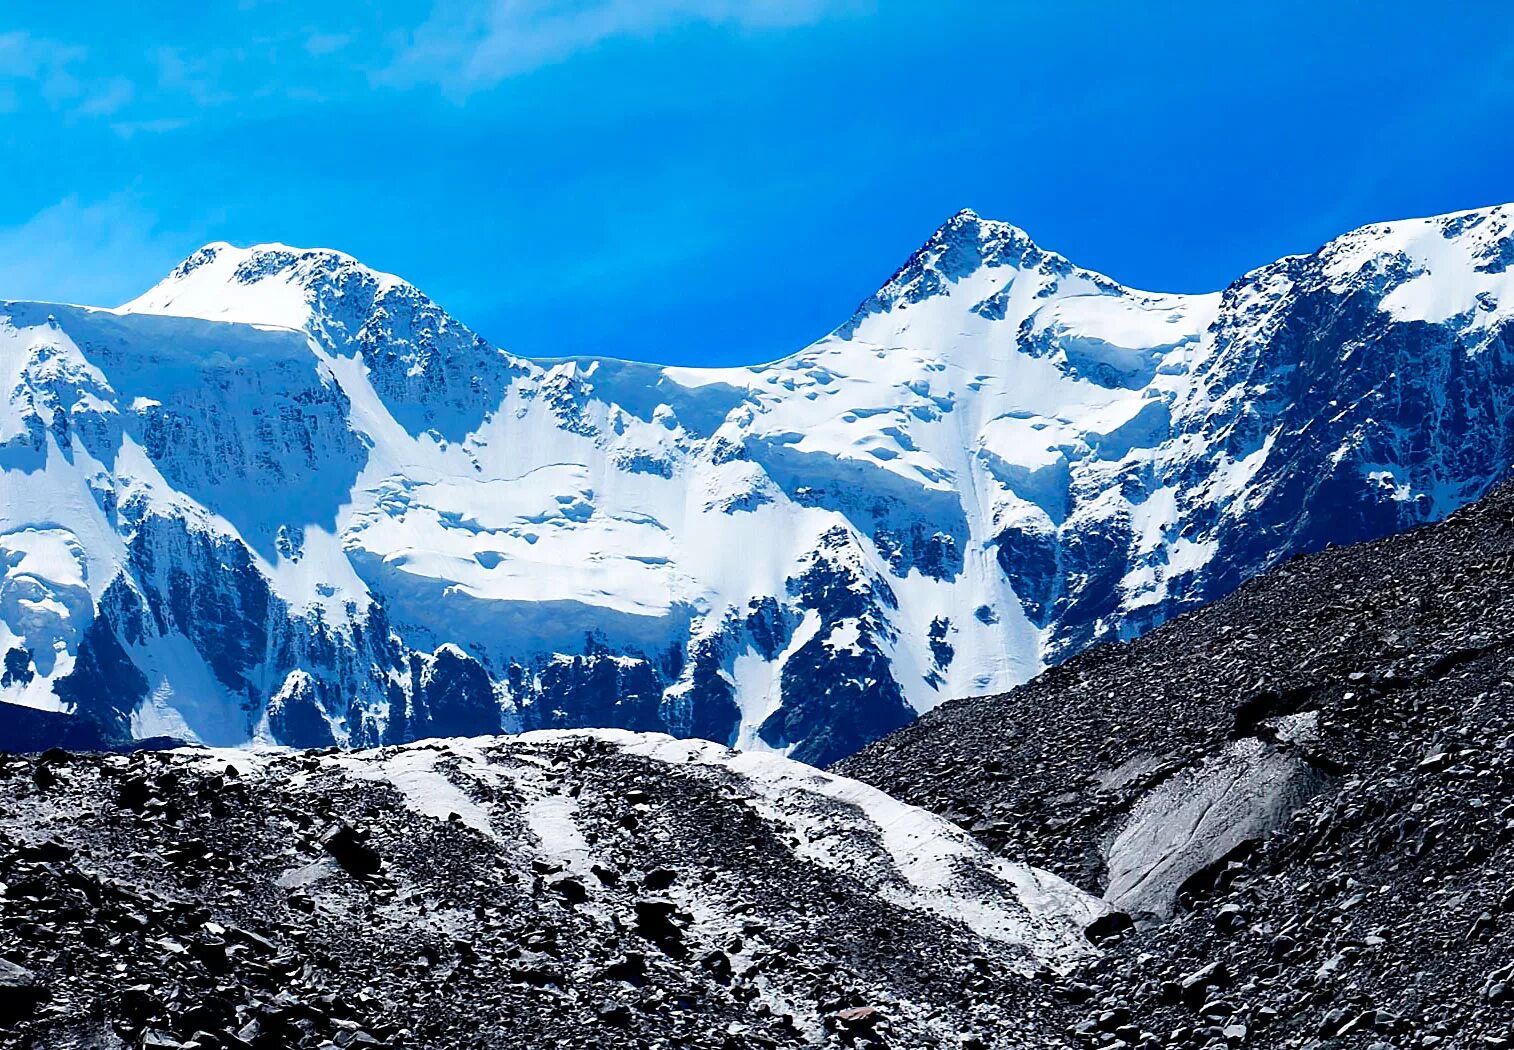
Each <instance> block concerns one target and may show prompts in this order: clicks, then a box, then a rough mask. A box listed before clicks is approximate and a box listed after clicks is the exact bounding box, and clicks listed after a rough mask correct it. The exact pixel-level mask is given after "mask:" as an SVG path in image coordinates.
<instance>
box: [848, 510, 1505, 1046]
mask: <svg viewBox="0 0 1514 1050" xmlns="http://www.w3.org/2000/svg"><path fill="white" fill-rule="evenodd" d="M1511 639H1514V484H1511V485H1505V486H1503V487H1501V488H1499V489H1497V490H1495V491H1494V492H1493V493H1492V494H1490V495H1489V496H1488V497H1486V498H1485V499H1483V500H1482V501H1481V502H1479V503H1478V504H1476V505H1474V506H1472V507H1470V508H1467V509H1465V510H1463V511H1460V512H1458V513H1456V514H1454V515H1452V516H1451V517H1450V518H1448V519H1447V520H1446V521H1444V522H1441V523H1440V524H1437V525H1432V526H1427V527H1425V528H1421V529H1417V530H1414V531H1411V532H1408V533H1405V534H1402V535H1399V536H1395V537H1392V538H1389V539H1386V540H1380V541H1376V542H1372V543H1366V544H1361V545H1358V546H1355V547H1350V548H1337V549H1331V550H1327V551H1324V552H1322V553H1319V554H1315V555H1310V556H1307V557H1302V558H1298V559H1295V560H1292V561H1289V562H1288V563H1287V564H1285V565H1283V566H1281V567H1279V568H1277V569H1274V570H1272V571H1271V572H1269V573H1267V574H1265V575H1263V576H1261V577H1259V578H1257V579H1255V580H1252V581H1251V582H1249V583H1247V584H1245V585H1244V586H1242V587H1241V588H1240V589H1239V590H1238V591H1237V592H1236V593H1235V594H1233V595H1231V596H1230V597H1228V598H1226V599H1224V600H1222V601H1220V602H1217V603H1216V604H1214V605H1212V606H1210V607H1208V608H1206V609H1203V610H1200V611H1198V612H1195V613H1190V614H1187V615H1184V616H1182V617H1179V618H1178V619H1176V620H1175V621H1173V622H1171V623H1169V624H1167V625H1165V626H1163V627H1161V628H1158V629H1157V630H1155V631H1152V632H1151V633H1150V634H1147V635H1146V636H1144V637H1142V638H1140V639H1138V640H1136V641H1133V642H1129V643H1121V644H1116V645H1110V646H1104V647H1099V648H1096V649H1093V650H1091V651H1089V652H1087V653H1085V654H1083V655H1081V656H1079V657H1077V658H1075V659H1073V660H1070V661H1068V662H1067V663H1066V664H1064V665H1062V666H1060V667H1057V668H1054V669H1052V670H1051V671H1048V672H1047V673H1046V674H1044V675H1042V676H1041V677H1040V678H1038V679H1036V680H1035V681H1033V682H1031V683H1030V684H1028V685H1026V686H1024V687H1022V688H1020V689H1018V690H1016V691H1014V692H1012V693H1009V694H1007V695H1004V696H998V697H989V698H982V699H975V700H965V701H958V702H952V703H948V704H945V705H942V706H941V707H940V708H938V709H937V710H935V711H933V712H931V713H930V714H928V715H927V716H925V717H923V718H922V719H921V720H920V721H918V722H916V723H915V724H913V725H911V726H909V727H907V728H905V729H903V730H901V731H899V732H898V733H895V734H893V735H892V736H890V737H888V738H886V739H884V740H882V741H880V742H878V743H876V744H874V745H872V746H871V747H869V748H868V749H866V750H864V751H863V752H862V753H860V754H859V755H857V756H855V757H853V758H851V759H849V760H847V761H846V762H843V763H841V764H840V766H839V768H840V769H841V770H842V771H844V772H846V773H847V774H848V775H852V776H857V777H860V778H861V779H864V780H867V781H869V782H871V783H874V784H877V785H879V786H880V787H883V788H885V789H886V790H889V791H892V792H895V793H896V794H897V795H898V796H899V797H901V798H903V799H907V800H909V801H912V802H915V803H917V804H921V805H925V806H927V807H929V808H932V809H934V810H936V811H937V812H939V813H942V814H946V815H949V816H951V817H952V818H953V819H955V820H957V821H958V822H959V823H961V824H963V826H965V827H970V828H971V829H972V830H973V831H974V833H975V834H976V835H977V836H978V837H979V838H980V840H982V841H984V842H985V843H988V844H991V845H992V846H993V848H995V849H996V850H998V851H999V852H1001V853H1002V854H1004V855H1006V856H1008V857H1011V858H1014V859H1017V860H1027V861H1029V862H1030V863H1034V864H1038V865H1042V866H1045V867H1048V868H1050V869H1051V870H1053V871H1057V872H1058V873H1060V874H1062V875H1064V876H1066V877H1067V878H1069V879H1070V880H1071V881H1072V882H1074V883H1075V884H1078V885H1080V886H1082V887H1083V888H1085V889H1088V890H1090V891H1095V892H1099V893H1101V894H1102V895H1103V896H1104V897H1105V898H1106V899H1107V900H1108V901H1110V902H1111V903H1112V904H1116V905H1118V906H1119V907H1121V908H1122V909H1124V910H1125V911H1126V912H1128V913H1130V914H1131V916H1132V917H1133V918H1134V919H1135V920H1137V926H1138V928H1137V929H1136V930H1135V931H1134V932H1129V931H1126V932H1121V931H1119V930H1118V929H1117V927H1116V924H1115V923H1113V922H1112V921H1110V920H1106V923H1105V925H1104V926H1101V927H1100V928H1099V930H1098V931H1097V932H1098V933H1099V934H1100V936H1101V940H1102V941H1103V943H1104V944H1105V945H1106V953H1105V955H1104V956H1103V957H1102V958H1100V959H1099V960H1098V961H1097V962H1096V963H1094V964H1092V965H1091V966H1089V967H1088V968H1087V969H1086V970H1084V971H1083V972H1082V973H1080V974H1078V975H1075V977H1074V979H1073V981H1072V982H1071V983H1070V984H1068V985H1067V986H1066V987H1065V988H1064V989H1063V993H1062V994H1063V995H1064V997H1065V998H1069V999H1071V1000H1072V1001H1073V1003H1074V1004H1075V1005H1074V1006H1072V1008H1071V1009H1072V1010H1073V1013H1074V1014H1076V1015H1078V1016H1077V1019H1076V1021H1075V1022H1074V1023H1073V1025H1072V1030H1071V1033H1070V1034H1071V1037H1072V1039H1073V1041H1074V1042H1076V1043H1081V1044H1082V1045H1085V1046H1105V1045H1110V1044H1111V1041H1112V1039H1113V1038H1115V1036H1116V1033H1117V1032H1118V1033H1123V1034H1119V1035H1118V1038H1119V1039H1121V1040H1123V1041H1124V1042H1125V1043H1126V1044H1127V1045H1141V1046H1147V1045H1149V1046H1153V1047H1154V1046H1158V1045H1167V1046H1193V1047H1200V1046H1220V1045H1229V1046H1237V1045H1246V1046H1263V1047H1270V1046H1277V1047H1284V1046H1305V1045H1321V1046H1332V1045H1339V1046H1361V1047H1383V1046H1393V1047H1433V1046H1455V1047H1463V1046H1465V1047H1481V1046H1494V1047H1497V1046H1507V1045H1509V1042H1508V1040H1509V1032H1510V1031H1511V1025H1514V999H1511V997H1510V995H1509V994H1508V989H1509V987H1510V984H1509V979H1510V976H1511V971H1510V969H1509V959H1510V957H1511V952H1514V892H1511V887H1510V881H1509V875H1508V873H1509V870H1510V865H1511V864H1514V852H1511V850H1514V685H1511V683H1514V641H1511ZM1101 1018H1103V1020H1101ZM1108 1018H1115V1020H1114V1021H1110V1020H1108ZM1152 1033H1156V1034H1152ZM1316 1040H1319V1041H1320V1042H1318V1043H1316V1042H1315V1041H1316Z"/></svg>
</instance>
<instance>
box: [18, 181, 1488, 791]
mask: <svg viewBox="0 0 1514 1050" xmlns="http://www.w3.org/2000/svg"><path fill="white" fill-rule="evenodd" d="M1509 214H1510V209H1509V208H1508V207H1507V206H1502V207H1499V208H1493V209H1485V210H1480V211H1473V212H1464V213H1457V214H1453V215H1450V216H1442V217H1435V218H1430V219H1423V220H1405V221H1401V222H1395V223H1385V224H1377V225H1374V226H1371V227H1364V228H1362V229H1361V230H1358V231H1353V232H1352V233H1348V234H1346V235H1343V236H1342V237H1340V238H1337V239H1336V240H1335V241H1332V242H1330V243H1329V244H1327V245H1326V246H1324V247H1323V248H1321V249H1320V250H1319V251H1316V252H1315V253H1312V254H1310V255H1304V256H1290V257H1287V258H1285V259H1283V260H1279V261H1278V262H1275V263H1272V264H1269V265H1268V266H1264V267H1261V268H1258V269H1257V270H1254V271H1252V272H1251V273H1250V274H1248V275H1246V276H1245V277H1243V278H1241V279H1239V280H1238V281H1236V282H1234V283H1232V285H1230V286H1229V287H1228V288H1226V289H1225V290H1223V291H1221V292H1217V293H1210V294H1206V295H1197V296H1194V295H1163V294H1159V293H1149V292H1139V291H1135V290H1132V289H1128V288H1125V287H1124V286H1122V285H1119V284H1118V283H1116V282H1114V281H1112V280H1110V279H1108V278H1106V277H1103V276H1102V275H1099V274H1096V273H1094V272H1092V271H1087V270H1082V269H1080V268H1078V267H1076V266H1074V265H1073V264H1072V263H1070V262H1069V261H1067V260H1066V259H1064V258H1062V257H1061V256H1058V255H1056V254H1055V253H1050V252H1046V251H1044V250H1042V249H1040V248H1039V247H1038V246H1036V245H1035V243H1034V242H1033V241H1032V240H1031V239H1030V238H1029V237H1028V235H1025V234H1024V233H1023V231H1020V230H1018V229H1017V228H1015V227H1012V226H1009V225H1008V224H999V223H993V222H991V221H989V220H982V219H980V218H978V217H977V216H976V215H975V214H973V213H971V212H967V211H964V212H961V213H958V214H957V215H956V216H953V217H952V218H951V219H949V220H948V221H947V222H946V223H945V224H943V226H942V227H940V228H939V229H938V230H937V231H936V232H935V233H934V234H933V235H932V236H931V237H930V238H928V239H927V240H926V241H925V242H924V244H923V245H922V246H921V248H920V249H918V250H917V251H916V252H915V253H913V254H912V255H911V257H910V258H909V259H908V260H907V261H906V262H905V264H904V265H903V266H902V267H901V268H900V269H899V270H898V271H897V272H896V273H895V275H894V277H892V278H891V279H890V280H889V281H888V282H885V284H884V285H883V286H881V287H880V289H879V290H878V292H877V293H875V294H874V295H873V296H870V297H869V298H868V299H866V300H864V301H863V303H862V304H861V305H860V306H859V308H858V310H857V311H856V312H855V313H854V314H853V316H852V318H851V319H849V320H848V321H846V322H844V323H843V324H842V325H841V326H840V327H839V328H838V329H837V330H836V332H835V333H834V334H832V335H830V336H827V337H825V338H823V339H821V340H820V341H818V342H817V343H815V344H813V345H812V346H810V347H808V348H806V349H804V350H801V351H799V352H797V353H794V354H790V355H788V356H786V357H780V358H777V359H775V360H774V361H772V362H770V363H768V364H766V365H754V366H742V367H732V368H719V369H691V368H681V367H662V366H655V365H649V364H644V363H638V362H621V361H615V360H613V359H594V360H587V359H582V358H580V359H572V360H556V361H545V362H543V361H532V360H529V359H526V358H520V357H516V356H514V355H511V354H509V353H508V352H506V351H503V350H501V349H499V348H497V347H495V346H494V345H493V344H491V343H489V342H488V341H486V340H484V339H483V338H481V337H480V336H478V335H477V334H475V333H474V332H473V331H472V330H471V329H469V328H468V327H467V326H466V325H464V324H462V323H460V322H457V321H455V320H454V319H452V318H451V317H450V316H449V315H447V314H446V313H445V311H443V310H442V309H441V307H440V306H439V305H438V304H436V303H435V302H434V301H433V300H431V299H430V298H429V297H427V296H426V295H425V294H424V293H423V292H421V291H419V289H416V288H415V287H414V286H413V285H410V284H408V283H407V282H404V281H403V280H401V279H399V278H396V277H394V276H393V275H388V274H380V273H378V272H377V271H372V270H369V269H368V268H366V267H364V266H362V264H360V263H358V262H356V260H354V259H352V258H351V257H350V256H346V255H344V254H342V253H337V252H331V251H324V250H321V251H304V250H295V249H289V248H288V247H287V246H273V247H270V248H269V249H267V250H266V251H261V252H260V251H259V250H255V249H234V248H230V247H227V246H225V245H222V244H212V245H209V246H207V247H206V248H205V249H202V250H201V251H200V252H197V253H195V255H194V256H191V259H190V260H187V261H186V264H184V265H182V266H181V267H179V268H177V269H176V271H175V272H174V274H171V275H170V276H169V277H168V278H166V279H165V281H164V282H160V284H159V285H158V286H156V287H155V288H154V289H152V290H149V291H148V292H147V293H144V295H143V296H141V297H139V298H138V299H136V300H133V301H132V302H131V303H128V304H126V306H125V307H122V308H118V309H117V310H115V311H90V310H82V309H70V308H61V307H59V308H51V307H47V306H41V305H28V304H7V306H6V307H5V308H4V309H5V311H6V313H5V320H4V321H3V322H0V361H3V362H4V364H5V369H6V371H5V374H6V375H7V376H9V377H10V378H9V380H8V382H7V394H6V396H7V399H8V400H7V403H6V406H5V407H4V413H5V415H4V419H3V420H0V422H3V424H4V425H3V426H0V431H3V433H0V454H3V456H4V457H5V458H4V461H3V462H0V466H4V467H5V468H6V470H7V474H6V475H5V476H6V477H10V478H11V479H12V480H11V481H10V482H9V483H7V485H8V487H7V488H6V489H5V491H6V492H7V493H9V494H10V500H11V502H10V504H9V510H8V511H7V513H6V516H5V517H4V518H3V519H0V543H3V544H4V545H5V546H4V549H5V551H6V554H5V558H6V562H5V563H6V564H7V565H8V566H10V568H9V569H8V571H7V580H8V588H9V592H10V594H11V595H12V600H11V602H10V604H9V605H5V606H4V607H3V608H0V621H3V623H4V624H5V627H4V630H3V631H0V650H3V651H4V652H5V653H6V654H14V655H7V656H6V659H7V660H10V661H13V662H14V663H15V665H16V673H15V674H13V675H12V676H10V680H9V682H8V684H6V685H0V700H7V701H13V702H22V703H28V704H31V705H32V706H39V707H46V708H50V709H54V710H60V709H61V710H66V711H70V712H73V713H76V714H80V715H83V716H87V717H91V718H94V719H96V720H99V721H101V722H102V724H103V725H106V726H107V727H111V728H112V729H113V731H114V732H115V733H117V734H118V735H120V734H126V735H130V734H131V733H138V734H142V735H170V736H172V735H178V736H183V737H185V738H187V739H202V740H210V741H213V742H220V743H228V742H235V741H236V740H247V739H265V740H279V741H283V742H286V743H295V744H305V745H322V744H327V743H333V742H334V743H343V744H348V743H350V744H352V745H354V746H359V745H362V744H364V743H370V744H371V743H378V742H382V741H386V740H394V741H396V742H397V741H399V740H401V739H407V738H410V737H414V736H417V735H425V733H426V732H428V729H427V727H428V726H431V725H433V724H435V723H436V720H437V719H438V718H440V719H441V721H442V722H446V723H447V724H452V725H463V726H466V727H467V728H468V729H470V730H476V731H479V732H488V731H495V730H499V729H507V730H508V729H530V728H537V727H542V728H547V727H569V726H577V725H604V726H620V727H623V728H630V729H638V730H658V731H671V732H673V733H675V734H678V735H682V734H694V735H700V736H706V737H710V738H713V739H716V740H718V741H720V742H722V743H734V744H737V745H739V746H742V747H758V748H773V749H777V750H780V751H783V752H785V753H789V754H792V755H794V756H795V757H799V758H803V759H808V760H811V761H817V762H828V761H831V760H834V759H836V758H839V757H841V756H843V755H844V754H847V753H849V752H851V751H854V750H856V749H857V748H858V747H860V746H862V745H863V744H865V743H866V742H867V741H869V740H871V739H874V738H876V737H877V736H879V735H881V734H882V733H884V732H887V731H888V730H891V729H894V728H897V727H898V726H900V725H903V724H904V723H906V722H908V721H909V720H910V719H912V718H913V717H914V716H915V715H916V714H917V713H918V712H919V711H922V710H927V709H929V708H930V707H932V706H933V705H934V704H935V703H936V702H938V701H939V700H940V699H943V698H945V697H949V696H962V695H971V694H983V693H989V692H993V691H995V690H996V689H1000V688H1004V687H1008V686H1010V685H1013V684H1016V683H1017V682H1020V681H1024V680H1025V679H1028V678H1029V677H1031V676H1032V675H1033V674H1035V673H1036V672H1037V671H1039V670H1040V669H1041V668H1042V667H1044V666H1047V665H1048V664H1052V663H1056V662H1057V661H1059V660H1061V659H1063V658H1064V657H1066V656H1067V655H1070V654H1071V653H1074V652H1077V651H1079V650H1081V649H1082V648H1084V647H1086V646H1087V645H1089V644H1091V643H1093V642H1096V641H1100V640H1106V639H1109V638H1114V637H1128V636H1132V635H1136V634H1139V633H1141V632H1143V631H1144V630H1146V629H1148V628H1149V627H1150V626H1152V625H1154V624H1156V623H1160V622H1162V621H1163V620H1165V619H1167V618H1169V617H1170V616H1171V615H1173V614H1174V613H1175V612H1177V611H1180V610H1181V609H1183V608H1187V607H1189V606H1191V605H1193V604H1195V603H1198V602H1202V601H1205V600H1208V599H1212V598H1214V597H1217V596H1219V595H1221V594H1224V593H1227V592H1228V591H1229V590H1231V589H1233V588H1234V587H1235V586H1236V585H1237V584H1239V583H1240V582H1241V581H1242V580H1244V579H1246V578H1249V577H1250V576H1252V575H1255V574H1256V573H1257V572H1259V571H1261V570H1262V569H1264V568H1266V567H1267V566H1269V565H1271V564H1273V563H1275V562H1276V561H1278V560H1280V559H1282V558H1285V557H1287V556H1288V555H1290V554H1292V553H1295V552H1297V551H1301V550H1311V549H1316V548H1318V547H1319V546H1322V545H1323V544H1325V543H1329V542H1350V541H1353V540H1357V539H1363V538H1370V537H1372V536H1377V535H1383V534H1386V533H1390V532H1393V531H1397V530H1398V529H1401V528H1403V527H1406V526H1409V525H1413V524H1416V523H1418V522H1422V521H1427V520H1433V519H1435V518H1438V517H1441V516H1444V515H1445V514H1446V513H1449V512H1450V511H1451V510H1454V509H1455V508H1456V507H1457V506H1460V505H1462V504H1463V503H1466V502H1469V501H1470V500H1472V499H1475V498H1476V497H1477V496H1479V495H1481V494H1482V493H1483V492H1484V491H1486V490H1487V488H1488V487H1489V486H1490V485H1491V484H1492V483H1493V480H1494V479H1496V478H1497V477H1499V476H1501V475H1502V472H1503V470H1504V469H1506V468H1507V466H1508V464H1509V462H1510V461H1511V460H1514V435H1511V433H1510V429H1511V428H1510V427H1509V425H1508V419H1507V413H1506V412H1504V411H1503V410H1502V407H1501V406H1502V405H1504V404H1505V403H1506V399H1507V398H1508V396H1510V392H1511V390H1514V364H1511V358H1514V353H1511V351H1510V345H1509V338H1508V336H1509V335H1510V334H1511V330H1510V327H1509V316H1510V312H1511V310H1514V298H1508V297H1506V290H1507V288H1506V286H1507V285H1508V284H1509V282H1510V278H1509V277H1508V271H1507V263H1508V261H1509V256H1510V254H1511V253H1514V248H1511V247H1510V245H1511V244H1514V236H1511V234H1510V223H1509ZM196 260H197V261H196ZM190 262H193V265H190V264H189V263H190ZM1506 302H1507V304H1508V305H1507V306H1506V305H1505V303H1506ZM167 311H180V312H188V313H200V314H208V315H211V316H217V317H221V318H223V320H220V321H216V322H207V321H203V320H201V321H196V320H195V319H193V318H180V319H179V320H177V321H171V320H169V319H168V318H167V317H164V316H163V314H164V312H167ZM254 319H259V320H260V323H261V324H265V325H266V324H279V325H280V326H281V331H273V330H270V329H268V328H266V327H260V326H259V324H254V323H251V322H252V321H253V320H254ZM197 325H198V327H197ZM291 330H292V331H293V332H294V333H297V334H295V335H291V334H289V332H290V331H291ZM196 347H198V348H200V349H198V350H196V349H194V348H196ZM273 361H277V362H278V364H277V366H276V367H275V366H272V365H270V364H269V362H273ZM1342 361H1346V362H1350V367H1347V368H1342V367H1341V362H1342ZM155 376H160V377H161V378H154V377H155ZM39 469H40V473H39ZM30 476H35V477H37V478H46V479H50V480H49V481H48V483H47V484H44V485H37V484H27V483H26V481H25V479H26V478H27V477H30ZM60 522H61V523H62V524H61V525H60V524H59V523H60ZM228 567H230V569H231V572H230V573H229V574H227V572H226V569H227V568H228ZM210 609H215V610H218V612H217V613H216V614H215V615H214V616H211V617H209V618H207V617H206V616H205V615H204V614H203V611H204V610H210ZM197 610H200V611H197ZM448 646H450V647H451V648H445V647H448ZM81 656H82V660H81ZM128 667H130V668H133V669H135V671H136V674H135V675H133V674H131V673H127V671H126V668H128ZM108 668H109V669H114V670H113V671H110V672H109V673H107V670H106V669H108ZM76 670H77V672H78V673H77V674H75V671H76ZM23 678H24V679H25V681H24V682H23V681H22V679H23ZM64 679H67V680H68V682H69V683H70V684H68V685H66V686H64V687H63V688H64V692H65V693H67V696H68V698H67V699H64V698H63V697H62V696H61V695H60V694H58V693H57V692H56V689H55V687H54V684H55V682H59V683H61V682H62V681H63V680H64ZM275 701H277V702H275ZM491 712H493V713H492V714H491ZM459 719H460V720H461V721H459ZM323 727H324V728H323Z"/></svg>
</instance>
